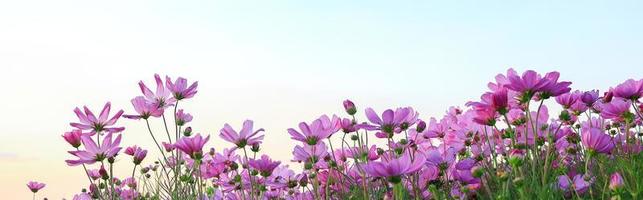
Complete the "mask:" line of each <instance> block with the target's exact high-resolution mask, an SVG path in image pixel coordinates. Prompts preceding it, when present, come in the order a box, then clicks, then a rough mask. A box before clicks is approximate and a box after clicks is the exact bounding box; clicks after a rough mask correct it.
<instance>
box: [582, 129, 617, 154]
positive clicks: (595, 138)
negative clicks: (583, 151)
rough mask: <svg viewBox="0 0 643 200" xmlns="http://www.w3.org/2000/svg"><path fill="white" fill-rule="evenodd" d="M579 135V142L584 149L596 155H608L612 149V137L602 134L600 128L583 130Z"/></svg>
mask: <svg viewBox="0 0 643 200" xmlns="http://www.w3.org/2000/svg"><path fill="white" fill-rule="evenodd" d="M584 130H585V131H583V133H582V135H581V142H583V145H584V146H585V148H588V149H591V150H594V151H596V152H597V153H606V154H607V153H610V152H611V151H612V149H613V148H614V142H612V137H610V136H609V135H608V134H605V133H603V131H602V130H601V129H600V128H589V129H584Z"/></svg>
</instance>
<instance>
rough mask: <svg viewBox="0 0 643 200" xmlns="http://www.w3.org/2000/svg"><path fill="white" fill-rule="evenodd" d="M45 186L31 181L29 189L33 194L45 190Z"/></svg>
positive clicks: (28, 185)
mask: <svg viewBox="0 0 643 200" xmlns="http://www.w3.org/2000/svg"><path fill="white" fill-rule="evenodd" d="M45 185H46V184H44V183H39V182H36V181H29V183H27V187H28V188H29V190H31V192H33V193H36V192H38V190H41V189H42V188H44V187H45Z"/></svg>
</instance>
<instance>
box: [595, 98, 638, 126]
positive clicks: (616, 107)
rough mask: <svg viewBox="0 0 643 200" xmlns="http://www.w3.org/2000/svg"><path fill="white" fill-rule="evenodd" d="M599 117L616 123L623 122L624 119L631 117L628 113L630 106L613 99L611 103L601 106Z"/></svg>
mask: <svg viewBox="0 0 643 200" xmlns="http://www.w3.org/2000/svg"><path fill="white" fill-rule="evenodd" d="M601 117H603V118H605V119H613V120H616V121H625V119H626V118H630V117H633V116H632V113H630V104H629V103H627V102H625V101H623V100H619V99H614V100H613V101H612V102H610V103H607V104H603V106H602V110H601Z"/></svg>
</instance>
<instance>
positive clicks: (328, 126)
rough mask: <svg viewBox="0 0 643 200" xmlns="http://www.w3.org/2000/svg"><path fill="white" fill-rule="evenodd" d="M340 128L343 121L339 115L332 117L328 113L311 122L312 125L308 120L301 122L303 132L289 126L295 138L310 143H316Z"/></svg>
mask: <svg viewBox="0 0 643 200" xmlns="http://www.w3.org/2000/svg"><path fill="white" fill-rule="evenodd" d="M340 128H341V121H340V119H339V117H337V116H335V115H333V118H332V119H331V118H329V117H328V116H326V115H322V116H321V117H319V119H316V120H314V121H313V122H311V123H310V125H309V124H307V123H306V122H300V123H299V129H300V130H301V133H299V132H298V131H297V130H295V129H293V128H289V129H288V133H289V134H290V136H291V137H290V138H292V139H293V140H297V141H301V142H305V143H306V144H308V145H315V144H317V142H319V141H321V140H323V139H326V138H328V137H330V136H332V135H333V134H334V133H336V132H337V131H339V129H340Z"/></svg>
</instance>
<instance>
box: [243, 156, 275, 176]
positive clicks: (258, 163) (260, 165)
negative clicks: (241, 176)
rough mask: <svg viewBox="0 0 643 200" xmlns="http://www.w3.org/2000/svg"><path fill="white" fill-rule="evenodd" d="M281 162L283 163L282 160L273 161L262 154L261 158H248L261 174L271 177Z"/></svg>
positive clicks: (250, 163)
mask: <svg viewBox="0 0 643 200" xmlns="http://www.w3.org/2000/svg"><path fill="white" fill-rule="evenodd" d="M279 164H281V162H280V161H273V160H272V159H270V157H268V156H267V155H262V156H261V159H251V160H248V165H250V167H252V168H254V169H255V170H257V171H259V174H261V176H263V177H269V176H270V175H271V174H272V171H273V170H275V168H277V166H279Z"/></svg>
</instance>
